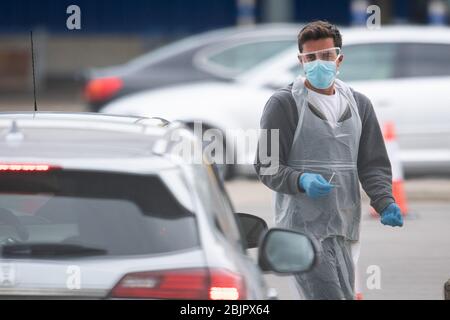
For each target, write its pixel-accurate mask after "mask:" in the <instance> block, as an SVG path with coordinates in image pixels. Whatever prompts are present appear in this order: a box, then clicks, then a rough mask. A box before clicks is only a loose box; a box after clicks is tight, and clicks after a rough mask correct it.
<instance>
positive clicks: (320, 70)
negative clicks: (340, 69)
mask: <svg viewBox="0 0 450 320" xmlns="http://www.w3.org/2000/svg"><path fill="white" fill-rule="evenodd" d="M303 69H304V70H305V75H306V79H308V81H309V82H310V83H311V85H312V86H313V87H315V88H317V89H327V88H329V87H331V85H332V84H333V81H334V79H336V74H337V66H336V61H324V60H319V59H317V60H314V61H311V62H306V63H303Z"/></svg>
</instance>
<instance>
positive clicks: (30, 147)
mask: <svg viewBox="0 0 450 320" xmlns="http://www.w3.org/2000/svg"><path fill="white" fill-rule="evenodd" d="M174 132H178V133H179V134H182V135H183V136H185V137H187V138H188V143H189V144H190V145H191V144H197V141H196V140H195V137H194V136H193V135H192V134H191V133H190V131H188V130H187V129H186V128H184V126H180V125H179V124H176V123H172V124H169V125H167V124H165V123H164V122H162V121H159V120H156V119H146V118H136V117H114V116H105V115H99V114H83V113H45V112H36V113H32V112H29V113H0V150H2V152H1V154H0V266H1V268H0V299H28V298H34V299H54V298H56V299H80V298H81V299H125V298H130V299H189V300H191V299H199V300H204V299H212V300H216V299H226V300H235V299H251V300H254V299H257V300H261V299H274V298H276V292H274V290H270V288H268V287H267V284H266V282H265V281H264V278H263V274H262V272H261V271H262V270H264V271H271V272H275V273H280V274H289V273H297V272H303V271H307V270H309V269H310V268H312V267H313V266H314V264H315V262H316V261H317V259H316V253H317V252H318V251H317V250H318V246H317V243H316V242H315V241H314V240H313V239H310V238H309V237H308V236H306V235H303V234H301V233H298V232H295V231H290V230H284V229H279V228H274V229H271V230H267V224H266V223H265V221H264V220H263V219H261V218H259V217H257V216H253V215H249V214H243V213H239V214H238V213H235V212H234V211H233V208H232V203H231V202H230V201H229V198H228V195H227V193H226V190H225V189H224V188H223V185H222V184H221V183H220V181H219V180H218V179H217V176H216V174H215V171H214V170H213V169H212V168H211V166H210V165H206V164H203V163H200V164H196V165H193V164H191V163H188V162H185V161H183V159H182V158H180V157H178V156H176V154H174V153H173V146H171V145H170V144H169V143H167V142H168V141H167V137H168V136H170V133H174ZM256 247H259V249H258V263H256V261H254V260H253V259H252V258H251V257H250V255H249V251H248V249H250V248H256Z"/></svg>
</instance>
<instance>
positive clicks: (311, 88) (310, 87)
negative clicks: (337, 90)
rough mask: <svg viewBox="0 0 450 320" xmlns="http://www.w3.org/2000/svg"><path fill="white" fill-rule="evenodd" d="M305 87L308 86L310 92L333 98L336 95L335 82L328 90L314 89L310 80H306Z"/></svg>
mask: <svg viewBox="0 0 450 320" xmlns="http://www.w3.org/2000/svg"><path fill="white" fill-rule="evenodd" d="M305 86H306V87H307V88H308V89H309V90H312V91H315V92H317V93H320V94H326V95H327V96H332V95H333V94H334V82H333V84H332V85H331V87H329V88H326V89H317V88H314V87H313V86H312V85H311V83H309V81H308V79H306V80H305Z"/></svg>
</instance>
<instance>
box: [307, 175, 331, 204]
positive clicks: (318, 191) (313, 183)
mask: <svg viewBox="0 0 450 320" xmlns="http://www.w3.org/2000/svg"><path fill="white" fill-rule="evenodd" d="M299 184H300V187H302V188H303V189H304V190H305V192H306V194H307V195H308V197H310V198H313V199H316V198H320V197H323V196H326V195H327V194H329V193H330V192H331V190H332V189H333V188H334V186H332V185H331V184H329V183H328V181H326V180H325V179H324V178H323V177H322V175H321V174H317V173H303V174H302V175H301V176H300V179H299Z"/></svg>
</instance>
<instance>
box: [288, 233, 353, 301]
mask: <svg viewBox="0 0 450 320" xmlns="http://www.w3.org/2000/svg"><path fill="white" fill-rule="evenodd" d="M321 244H322V252H321V253H320V254H319V257H318V259H319V260H318V263H317V264H316V265H315V267H313V269H311V270H310V271H308V272H303V273H299V274H295V280H296V286H297V288H298V289H299V290H300V292H301V294H303V296H304V297H305V298H306V299H308V300H344V299H346V300H353V299H354V284H355V270H354V264H353V259H352V252H351V244H352V242H351V241H348V240H346V239H345V238H343V237H337V236H336V237H330V238H326V239H324V240H323V241H322V242H321Z"/></svg>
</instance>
